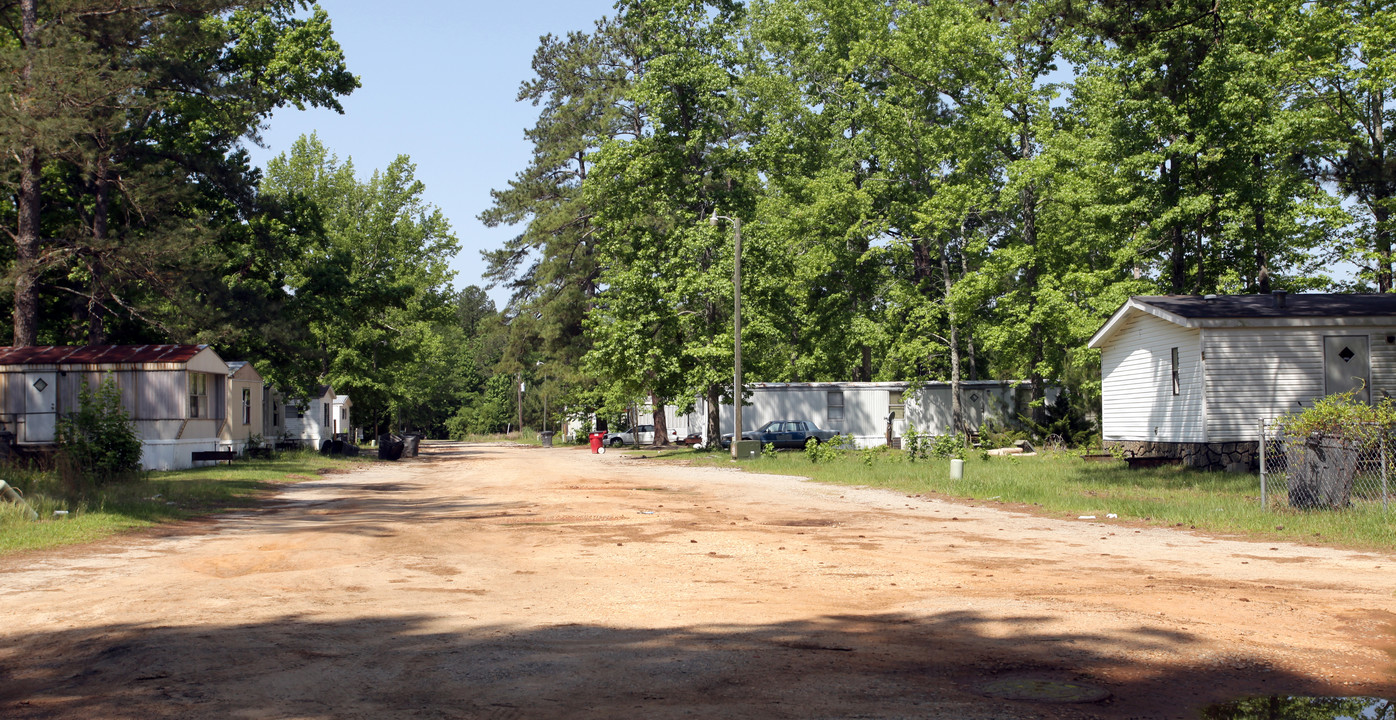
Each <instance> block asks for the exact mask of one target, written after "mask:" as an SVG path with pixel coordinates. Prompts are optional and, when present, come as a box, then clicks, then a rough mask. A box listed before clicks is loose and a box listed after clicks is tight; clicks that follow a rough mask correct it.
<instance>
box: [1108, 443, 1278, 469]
mask: <svg viewBox="0 0 1396 720" xmlns="http://www.w3.org/2000/svg"><path fill="white" fill-rule="evenodd" d="M1105 447H1106V449H1107V450H1111V451H1114V450H1115V449H1117V448H1118V449H1119V450H1121V451H1123V452H1125V453H1126V454H1130V453H1133V455H1134V456H1135V457H1166V458H1178V460H1180V461H1181V462H1182V463H1183V464H1184V465H1190V466H1192V467H1195V468H1198V469H1201V470H1227V471H1230V472H1255V471H1256V470H1257V469H1258V468H1259V467H1260V456H1259V447H1260V444H1259V443H1257V442H1255V441H1250V442H1227V443H1184V442H1152V441H1149V440H1106V441H1105Z"/></svg>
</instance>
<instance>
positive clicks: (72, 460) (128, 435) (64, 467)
mask: <svg viewBox="0 0 1396 720" xmlns="http://www.w3.org/2000/svg"><path fill="white" fill-rule="evenodd" d="M58 451H59V459H58V461H59V467H60V470H61V471H62V473H63V474H64V475H65V476H70V477H69V478H68V479H69V480H70V482H69V483H68V484H70V485H71V484H73V483H72V482H71V481H80V482H86V483H92V484H96V485H101V484H104V483H108V482H112V481H116V480H126V479H132V478H134V477H136V476H137V474H138V472H137V471H138V470H139V469H140V466H141V441H140V438H139V437H137V436H136V428H135V426H134V425H133V424H132V423H131V419H130V418H129V417H127V416H126V410H125V409H123V408H122V407H121V390H120V389H118V388H117V386H116V381H114V380H113V379H112V378H111V377H107V378H105V379H104V380H102V383H101V384H100V385H98V386H97V388H96V389H95V390H94V389H92V388H89V387H88V386H87V384H86V383H83V384H82V385H81V386H80V387H79V390H78V409H77V411H76V412H73V413H69V414H68V415H66V416H64V417H63V419H61V420H60V421H59V422H58Z"/></svg>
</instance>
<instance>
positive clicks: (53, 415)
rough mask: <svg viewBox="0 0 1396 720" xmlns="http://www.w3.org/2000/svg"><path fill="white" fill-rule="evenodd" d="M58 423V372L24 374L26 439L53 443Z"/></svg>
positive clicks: (26, 440)
mask: <svg viewBox="0 0 1396 720" xmlns="http://www.w3.org/2000/svg"><path fill="white" fill-rule="evenodd" d="M57 423H58V373H56V372H53V371H47V372H27V373H25V374H24V440H23V442H26V443H51V442H53V438H54V430H55V427H56V425H57Z"/></svg>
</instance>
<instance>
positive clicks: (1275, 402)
mask: <svg viewBox="0 0 1396 720" xmlns="http://www.w3.org/2000/svg"><path fill="white" fill-rule="evenodd" d="M1203 333H1204V334H1203V348H1204V350H1205V351H1206V353H1207V387H1208V395H1207V435H1208V437H1209V438H1210V439H1211V441H1212V442H1238V441H1246V440H1255V439H1256V437H1257V435H1258V433H1259V422H1260V420H1261V419H1262V418H1265V419H1270V418H1276V417H1279V416H1280V415H1284V414H1285V413H1290V412H1294V411H1296V410H1300V409H1301V405H1300V403H1303V405H1304V406H1307V405H1308V404H1309V403H1310V402H1311V401H1312V400H1314V399H1316V398H1319V397H1322V396H1323V392H1324V387H1323V338H1324V337H1325V336H1328V335H1367V336H1368V338H1367V343H1368V348H1369V349H1370V354H1371V382H1372V393H1371V395H1372V398H1373V399H1374V400H1375V399H1380V398H1381V397H1382V391H1385V392H1386V393H1387V394H1389V395H1391V396H1393V397H1396V345H1390V344H1387V342H1386V337H1387V335H1396V329H1372V328H1351V327H1329V328H1322V327H1318V328H1293V327H1291V328H1225V329H1221V328H1219V329H1209V330H1204V331H1203Z"/></svg>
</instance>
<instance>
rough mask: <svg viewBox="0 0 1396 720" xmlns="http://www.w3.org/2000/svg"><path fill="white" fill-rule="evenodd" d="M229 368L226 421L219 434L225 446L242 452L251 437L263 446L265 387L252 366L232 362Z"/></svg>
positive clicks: (264, 434) (264, 435) (264, 437)
mask: <svg viewBox="0 0 1396 720" xmlns="http://www.w3.org/2000/svg"><path fill="white" fill-rule="evenodd" d="M227 366H228V398H227V401H226V402H227V408H228V413H227V419H226V422H224V423H223V428H222V430H221V432H220V433H219V438H220V439H221V440H222V441H223V443H224V444H225V445H228V446H230V447H232V449H234V450H237V451H238V452H241V451H242V450H243V449H245V448H246V447H247V445H248V441H249V440H250V439H251V438H252V437H254V436H255V437H257V438H259V439H261V440H262V441H263V443H265V441H266V433H265V420H264V418H263V416H262V409H263V399H262V396H263V395H264V394H265V392H266V383H264V382H263V381H262V375H261V374H260V373H258V372H257V368H255V367H253V366H252V364H251V363H248V362H242V361H234V362H229V363H227Z"/></svg>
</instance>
